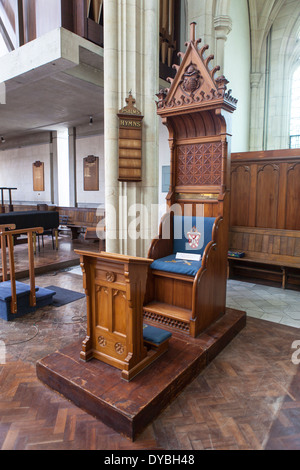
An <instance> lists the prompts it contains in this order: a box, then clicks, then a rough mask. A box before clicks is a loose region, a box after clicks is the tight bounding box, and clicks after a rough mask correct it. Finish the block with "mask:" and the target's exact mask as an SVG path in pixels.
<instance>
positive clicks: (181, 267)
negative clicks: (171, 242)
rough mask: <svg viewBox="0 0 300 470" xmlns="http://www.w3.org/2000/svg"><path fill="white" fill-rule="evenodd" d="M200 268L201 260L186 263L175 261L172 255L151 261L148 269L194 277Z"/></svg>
mask: <svg viewBox="0 0 300 470" xmlns="http://www.w3.org/2000/svg"><path fill="white" fill-rule="evenodd" d="M201 266H202V260H200V261H190V260H188V261H186V260H182V259H176V254H172V255H169V256H166V257H165V258H159V259H156V260H155V261H153V263H152V264H151V266H150V267H151V269H157V270H158V271H166V272H169V273H176V274H184V275H186V276H196V274H197V272H198V271H199V269H200V268H201Z"/></svg>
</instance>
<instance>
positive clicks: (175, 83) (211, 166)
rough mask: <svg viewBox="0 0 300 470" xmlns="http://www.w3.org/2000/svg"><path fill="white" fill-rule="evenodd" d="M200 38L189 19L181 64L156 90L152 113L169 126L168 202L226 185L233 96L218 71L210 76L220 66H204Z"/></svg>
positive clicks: (213, 194) (208, 194)
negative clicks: (164, 84) (160, 87)
mask: <svg viewBox="0 0 300 470" xmlns="http://www.w3.org/2000/svg"><path fill="white" fill-rule="evenodd" d="M200 43H201V40H200V39H198V40H195V23H192V24H191V37H190V41H189V42H187V43H186V46H187V50H186V52H185V54H184V53H179V54H180V55H181V57H182V61H181V65H180V66H178V65H174V66H173V67H174V68H175V69H176V70H177V73H176V75H175V78H174V79H171V78H170V79H169V81H170V83H171V86H170V88H169V89H167V88H166V89H162V90H160V92H159V93H158V94H157V97H158V99H159V101H158V102H157V114H158V115H160V116H161V118H162V122H163V123H164V124H165V125H166V126H167V128H168V131H169V145H170V150H171V158H170V190H169V193H168V196H167V202H168V204H169V206H171V205H172V204H174V203H175V202H180V203H182V204H188V203H190V201H195V200H196V199H197V200H199V199H200V198H202V200H206V201H207V202H208V203H209V204H210V203H215V202H216V201H217V199H218V198H219V196H218V195H221V194H225V192H227V191H228V190H229V188H230V171H229V170H230V145H229V141H230V137H231V130H230V121H231V114H232V113H233V111H234V110H235V109H236V104H237V100H236V99H235V98H233V96H232V95H231V90H228V91H227V84H228V83H229V82H228V81H227V80H226V78H225V77H224V75H220V76H219V77H216V73H217V72H218V71H219V70H220V67H219V66H217V67H214V68H212V67H211V66H210V63H211V61H212V59H213V58H214V56H213V55H208V56H207V57H206V56H205V52H206V51H207V49H208V46H207V45H205V46H203V47H200ZM213 201H215V202H213Z"/></svg>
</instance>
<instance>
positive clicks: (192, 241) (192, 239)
mask: <svg viewBox="0 0 300 470" xmlns="http://www.w3.org/2000/svg"><path fill="white" fill-rule="evenodd" d="M187 236H188V240H189V245H190V247H191V248H193V249H197V248H198V246H199V242H200V238H201V233H200V232H198V231H197V229H196V227H193V228H192V229H191V230H190V231H189V232H188V233H187Z"/></svg>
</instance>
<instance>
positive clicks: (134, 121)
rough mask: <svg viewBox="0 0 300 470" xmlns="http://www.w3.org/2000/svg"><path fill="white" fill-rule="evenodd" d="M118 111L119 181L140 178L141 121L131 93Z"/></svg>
mask: <svg viewBox="0 0 300 470" xmlns="http://www.w3.org/2000/svg"><path fill="white" fill-rule="evenodd" d="M126 103H127V106H125V107H124V108H122V109H121V110H120V111H119V114H118V118H119V181H141V180H142V121H143V117H144V116H142V114H141V112H140V111H139V110H138V109H137V108H136V107H135V106H134V104H135V100H134V99H133V97H132V95H131V93H130V94H129V97H128V98H126Z"/></svg>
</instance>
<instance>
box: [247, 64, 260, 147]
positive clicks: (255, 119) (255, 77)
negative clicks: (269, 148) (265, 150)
mask: <svg viewBox="0 0 300 470" xmlns="http://www.w3.org/2000/svg"><path fill="white" fill-rule="evenodd" d="M261 77H262V74H261V73H259V72H252V73H251V74H250V86H251V114H250V116H251V121H250V150H251V151H255V150H260V149H261V148H262V133H263V123H262V120H261V117H260V115H259V106H261V103H260V100H259V86H260V82H261Z"/></svg>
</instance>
